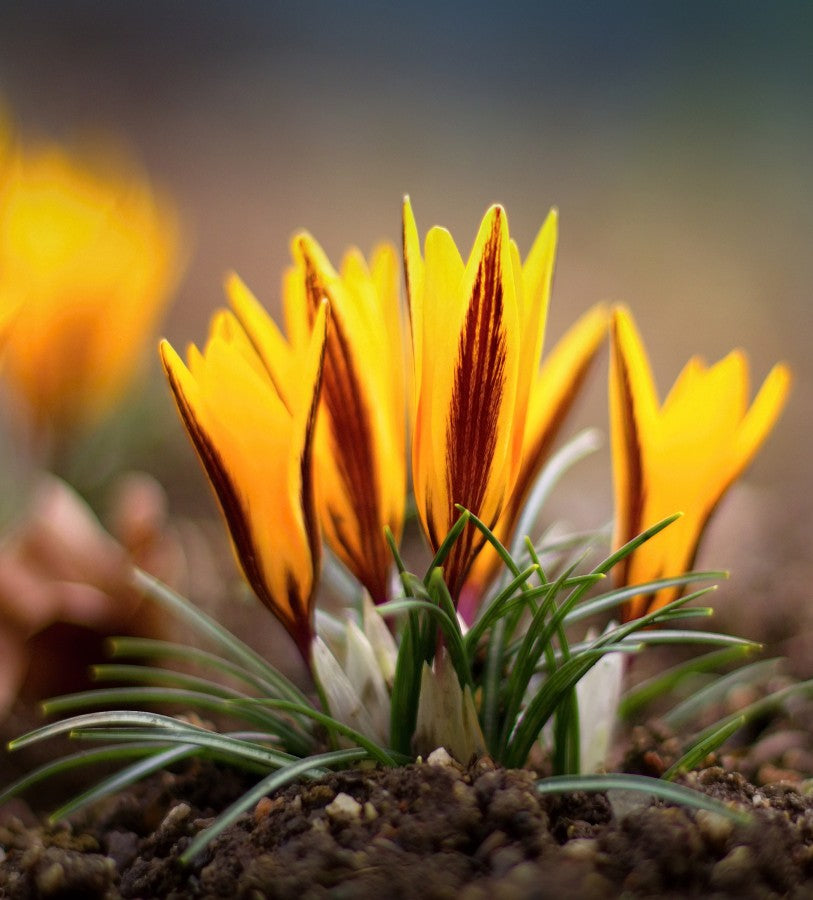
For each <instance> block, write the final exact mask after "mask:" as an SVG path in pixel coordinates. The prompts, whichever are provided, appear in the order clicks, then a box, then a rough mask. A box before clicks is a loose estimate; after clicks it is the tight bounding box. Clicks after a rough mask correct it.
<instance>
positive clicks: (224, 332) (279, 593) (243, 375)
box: [161, 305, 327, 659]
mask: <svg viewBox="0 0 813 900" xmlns="http://www.w3.org/2000/svg"><path fill="white" fill-rule="evenodd" d="M326 329H327V310H326V308H325V307H324V305H322V306H320V309H319V310H318V311H317V314H316V318H315V323H314V329H313V338H312V341H311V345H310V348H309V352H308V356H307V359H306V364H305V365H304V367H303V368H302V369H301V370H300V371H299V372H298V376H299V378H300V380H301V385H302V386H303V388H302V390H301V393H300V399H303V398H304V401H305V402H300V403H299V404H298V406H297V408H295V409H294V410H293V411H291V410H289V409H288V408H287V406H286V405H285V403H284V402H283V401H282V399H281V397H280V394H279V392H278V391H277V389H276V387H275V383H274V380H273V379H272V377H271V375H270V374H269V372H268V369H267V368H266V366H265V364H264V363H263V361H262V358H261V356H260V355H259V354H258V353H257V351H256V349H255V348H254V345H253V344H252V342H251V340H250V339H249V336H248V335H247V334H246V332H245V331H244V329H243V328H242V326H241V325H240V323H239V322H238V320H237V319H236V318H234V317H233V316H232V315H231V314H230V313H225V312H224V313H220V314H218V315H217V316H216V317H215V318H214V320H213V322H212V328H211V331H210V336H209V340H208V342H207V344H206V347H205V349H204V351H203V353H201V352H199V351H198V350H197V349H196V348H194V347H192V348H190V351H189V356H188V366H187V365H184V363H183V361H182V360H181V359H180V357H179V356H178V355H177V354H176V353H175V351H174V350H173V349H172V347H171V346H170V345H169V344H168V343H167V342H166V341H163V342H162V344H161V357H162V360H163V364H164V370H165V372H166V375H167V378H168V380H169V384H170V387H171V389H172V392H173V395H174V397H175V401H176V404H177V407H178V411H179V413H180V416H181V419H182V421H183V423H184V425H185V427H186V429H187V432H188V433H189V436H190V439H191V440H192V443H193V445H194V447H195V449H196V451H197V453H198V456H199V457H200V460H201V463H202V464H203V467H204V469H205V470H206V473H207V475H208V477H209V480H210V482H211V484H212V487H213V489H214V492H215V495H216V497H217V499H218V502H219V503H220V506H221V509H222V511H223V514H224V516H225V518H226V522H227V524H228V527H229V531H230V534H231V537H232V543H233V546H234V550H235V554H236V556H237V559H238V561H239V564H240V566H241V568H242V570H243V573H244V574H245V577H246V579H247V581H248V582H249V584H250V585H251V587H252V589H253V590H254V592H255V593H256V594H257V596H258V597H259V598H260V600H261V601H262V602H263V603H264V604H265V605H266V606H267V607H268V608H269V609H270V610H271V611H272V612H273V613H274V614H275V615H276V616H277V618H278V619H279V620H280V621H281V622H282V624H283V625H284V626H285V627H286V629H287V630H288V632H289V633H290V634H291V636H292V637H293V639H294V640H295V642H296V644H297V646H298V647H299V649H300V651H301V652H302V654H303V657H305V658H306V659H308V656H309V653H310V644H311V638H312V636H313V626H312V613H313V609H312V601H313V596H314V588H315V584H316V579H317V573H318V567H319V559H320V544H319V534H318V526H317V521H316V511H315V498H314V493H313V480H312V477H311V457H312V446H313V434H314V426H315V419H316V409H317V403H318V398H319V391H320V386H321V381H322V369H323V361H324V348H325V342H326Z"/></svg>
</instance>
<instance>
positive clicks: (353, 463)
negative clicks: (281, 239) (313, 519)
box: [288, 234, 406, 602]
mask: <svg viewBox="0 0 813 900" xmlns="http://www.w3.org/2000/svg"><path fill="white" fill-rule="evenodd" d="M293 254H294V258H295V261H296V271H297V277H296V278H295V279H292V281H291V282H289V285H290V289H291V291H292V297H293V298H294V299H293V300H289V302H288V307H289V309H290V313H289V321H290V320H291V319H293V318H295V317H296V316H297V315H301V313H297V311H296V310H295V309H294V302H295V301H296V300H299V301H300V302H304V304H305V306H306V308H307V310H308V317H309V318H310V317H312V315H313V310H314V309H316V308H317V307H318V304H319V303H320V302H321V301H322V299H323V298H327V300H328V302H329V303H330V307H331V312H332V325H331V330H330V334H329V335H328V339H327V346H326V350H325V373H324V385H323V390H322V411H321V414H320V417H319V423H318V427H317V471H318V476H319V487H320V490H319V497H320V501H319V515H320V520H321V522H322V527H323V529H324V533H325V537H326V539H327V541H328V543H329V544H330V546H331V547H332V548H333V550H334V552H335V553H336V554H337V555H338V556H339V558H340V559H341V560H342V561H343V562H344V563H345V565H346V566H347V567H348V568H349V569H350V571H351V572H352V573H353V574H354V575H355V576H356V577H357V578H358V579H359V580H360V581H361V583H362V584H363V585H364V586H365V587H366V588H367V590H368V591H369V593H370V594H371V596H372V597H373V599H374V600H375V601H376V602H383V601H384V600H386V599H387V597H388V595H389V581H390V568H391V558H390V553H389V548H388V547H387V544H386V540H385V537H384V528H385V526H388V527H389V528H390V530H391V531H392V532H393V534H394V535H395V538H396V540H398V539H400V535H401V530H402V527H403V516H404V499H405V493H406V459H405V452H406V451H405V445H406V425H405V391H406V386H405V377H404V348H403V325H402V322H401V309H400V302H399V295H398V276H397V266H396V264H395V254H394V251H393V250H392V249H391V248H388V247H382V248H379V249H378V250H377V251H376V253H375V254H374V256H373V268H372V270H371V269H370V268H369V267H368V265H367V263H366V261H365V260H364V258H363V256H362V255H361V254H360V253H359V252H358V251H355V250H352V251H350V252H349V253H348V254H347V256H346V257H345V259H344V261H343V264H342V268H341V274H339V273H337V272H336V271H335V269H333V267H332V266H331V264H330V262H329V260H328V258H327V256H326V255H325V254H324V252H323V251H322V249H321V247H320V246H319V245H318V244H317V243H316V241H315V240H314V239H313V238H312V237H311V236H310V235H308V234H301V235H299V236H297V237H296V238H295V240H294V243H293Z"/></svg>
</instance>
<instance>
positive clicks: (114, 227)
mask: <svg viewBox="0 0 813 900" xmlns="http://www.w3.org/2000/svg"><path fill="white" fill-rule="evenodd" d="M178 275H179V234H178V226H177V222H176V218H175V214H174V212H173V211H172V210H171V209H170V207H169V205H168V204H167V203H166V202H164V201H163V199H159V198H157V197H156V196H155V195H154V194H153V192H152V190H151V188H150V186H149V185H148V184H147V182H146V180H145V179H144V178H143V177H142V176H140V175H139V174H138V173H136V172H135V171H134V170H133V169H132V167H129V168H127V167H126V166H124V165H123V164H122V162H121V160H120V158H117V159H116V160H115V161H114V160H112V159H108V160H105V161H104V162H103V163H102V162H97V163H95V164H93V165H91V164H90V163H88V162H85V161H84V160H82V159H80V158H79V157H78V156H73V155H70V154H69V153H68V152H66V151H65V150H64V149H62V148H61V147H59V146H56V145H53V146H42V147H37V148H27V147H23V146H19V145H14V146H12V148H11V149H10V150H9V153H8V158H7V160H6V163H5V165H4V166H3V172H2V175H0V308H3V309H5V308H10V307H14V306H16V307H17V308H18V310H19V314H18V315H17V316H16V317H15V323H14V328H13V331H12V333H11V335H10V336H9V339H8V342H7V346H6V355H5V363H4V375H5V377H6V378H7V380H8V381H9V383H10V384H11V385H12V387H13V389H14V391H15V393H16V395H17V396H18V397H19V398H20V399H21V401H22V402H23V404H24V405H25V407H26V415H27V417H29V418H30V420H31V421H32V422H33V424H34V426H35V428H36V429H37V430H38V431H39V432H42V431H43V430H47V429H53V430H55V431H57V432H60V433H62V434H64V432H65V431H67V430H69V429H71V428H72V427H74V426H76V425H78V424H82V423H86V422H90V421H93V420H95V419H96V418H97V417H99V416H101V415H102V414H103V413H105V412H106V411H107V410H108V409H109V408H110V407H111V406H112V405H113V404H114V403H115V401H116V400H118V398H119V397H120V395H121V393H122V392H123V391H124V389H125V388H126V386H127V384H128V383H129V380H130V378H131V376H132V374H133V371H134V369H135V367H136V365H137V363H138V362H139V360H140V359H141V356H142V351H143V349H144V343H145V341H146V340H147V338H148V337H149V335H150V334H151V333H152V331H153V329H154V327H155V324H156V320H157V318H158V316H159V314H160V312H161V310H162V309H163V307H164V305H165V303H166V301H167V299H168V297H169V294H170V292H171V290H172V288H173V287H174V285H175V282H176V280H177V277H178Z"/></svg>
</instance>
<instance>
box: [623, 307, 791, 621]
mask: <svg viewBox="0 0 813 900" xmlns="http://www.w3.org/2000/svg"><path fill="white" fill-rule="evenodd" d="M790 381H791V376H790V372H789V370H788V368H787V366H785V365H783V364H777V365H776V366H774V367H773V369H772V370H771V371H770V373H769V374H768V376H767V378H766V379H765V381H764V382H763V384H762V387H761V388H760V390H759V392H758V393H757V395H756V398H755V399H754V401H753V403H752V404H751V405H750V407H749V405H748V363H747V360H746V357H745V355H744V354H743V353H742V352H741V351H739V350H734V351H733V352H731V353H730V354H729V355H728V356H726V357H725V358H724V359H722V360H720V361H719V362H718V363H716V364H715V365H713V366H711V367H710V368H708V367H706V365H705V364H704V363H703V362H702V361H701V360H700V359H698V358H693V359H691V360H689V362H688V363H687V364H686V366H685V367H684V369H683V371H682V372H681V373H680V375H679V376H678V379H677V381H676V382H675V384H674V385H673V387H672V389H671V391H670V392H669V394H668V396H667V397H666V400H665V401H664V402H663V405H661V404H660V402H659V400H658V395H657V391H656V389H655V384H654V381H653V378H652V372H651V369H650V365H649V361H648V359H647V356H646V352H645V350H644V346H643V343H642V342H641V338H640V336H639V334H638V332H637V330H636V328H635V325H634V323H633V320H632V317H631V316H630V314H629V312H627V310H626V309H623V308H619V309H617V310H615V312H614V315H613V319H612V328H611V362H610V425H611V434H612V455H613V475H614V489H615V507H616V517H615V535H614V539H613V544H614V546H615V547H616V548H618V547H621V546H622V545H623V544H625V543H626V542H627V541H629V540H631V539H632V538H633V537H635V536H636V535H637V534H639V533H640V532H642V531H644V530H645V529H646V528H648V527H650V526H652V525H654V524H655V523H656V522H659V521H660V520H662V519H664V518H666V517H667V516H670V515H672V514H674V513H676V512H678V511H682V512H683V516H682V517H681V518H680V519H678V520H677V521H676V522H674V523H673V524H671V525H670V526H669V527H668V528H666V529H665V530H664V531H662V532H660V533H659V534H657V535H656V536H655V537H654V538H652V539H651V540H649V541H648V542H647V543H645V544H643V545H642V546H641V547H639V548H638V549H637V550H636V551H635V552H634V553H632V554H631V555H630V556H628V557H627V558H626V559H625V560H624V561H623V562H622V563H621V564H620V565H619V566H618V567H617V569H616V577H617V580H618V582H619V583H620V584H625V585H635V584H639V583H642V582H644V581H650V580H652V579H655V578H661V577H669V576H675V575H680V574H682V573H683V572H685V571H687V570H688V569H690V568H691V566H692V564H693V561H694V557H695V554H696V551H697V546H698V543H699V541H700V538H701V535H702V533H703V529H704V528H705V526H706V523H707V522H708V520H709V517H710V516H711V514H712V512H713V511H714V509H715V507H716V506H717V504H718V502H719V501H720V499H721V497H722V496H723V494H724V493H725V491H726V490H727V489H728V487H729V486H730V485H731V483H732V482H733V481H734V480H735V479H736V478H737V477H738V476H739V475H740V474H741V473H742V472H743V470H744V469H745V467H746V466H747V465H748V464H749V463H750V461H751V460H752V458H753V457H754V455H755V454H756V452H757V450H758V449H759V447H760V446H761V444H762V442H763V441H764V440H765V439H766V438H767V436H768V434H770V432H771V429H772V428H773V426H774V424H775V422H776V420H777V418H778V416H779V414H780V412H781V411H782V408H783V407H784V405H785V402H786V400H787V396H788V391H789V388H790ZM678 596H679V589H678V588H671V589H663V590H661V591H658V592H657V593H656V594H654V595H649V596H645V595H641V596H639V597H636V598H634V600H633V601H632V602H631V603H629V604H628V606H627V608H626V610H625V617H626V618H627V619H632V618H636V617H638V616H640V615H643V614H644V613H646V612H649V611H651V610H653V609H659V608H660V607H662V606H664V605H665V604H667V603H669V602H671V601H672V600H674V599H676V598H677V597H678Z"/></svg>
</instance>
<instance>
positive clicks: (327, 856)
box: [0, 727, 813, 900]
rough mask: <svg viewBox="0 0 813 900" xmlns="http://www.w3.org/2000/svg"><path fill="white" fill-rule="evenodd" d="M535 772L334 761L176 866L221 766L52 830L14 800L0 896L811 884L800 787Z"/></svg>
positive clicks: (706, 890) (381, 893)
mask: <svg viewBox="0 0 813 900" xmlns="http://www.w3.org/2000/svg"><path fill="white" fill-rule="evenodd" d="M670 741H672V739H671V738H670V737H669V736H668V735H666V734H664V732H663V730H662V729H659V728H657V727H653V728H647V729H639V730H638V731H637V732H636V734H635V735H634V736H633V741H632V745H631V748H630V752H629V754H628V756H627V765H626V768H628V769H633V770H634V769H638V770H642V769H643V770H650V771H651V770H653V769H654V770H657V769H658V768H659V767H660V766H662V765H663V764H664V762H665V761H667V760H668V758H669V757H670V753H671V750H670ZM774 743H781V741H778V740H777V739H776V738H774ZM441 755H442V754H441ZM720 762H722V763H724V764H726V763H728V764H730V763H731V760H730V759H726V758H723V759H721V760H720ZM754 765H756V763H754ZM755 771H759V770H755ZM762 771H763V772H764V771H765V769H764V763H763V764H762ZM775 771H780V769H779V768H777V767H775ZM785 774H789V773H787V772H786V773H785ZM795 777H796V778H797V781H798V778H799V777H800V776H799V775H798V773H797V775H796V776H795ZM535 780H536V776H535V775H534V773H532V772H530V771H527V770H504V769H501V768H499V767H497V766H495V765H494V763H493V762H491V760H489V759H488V758H482V759H480V760H477V761H474V762H472V764H471V765H470V766H469V767H467V768H464V767H462V766H459V765H457V764H456V763H454V762H453V761H451V760H450V759H448V758H447V759H446V760H443V759H440V760H438V761H436V762H435V761H433V762H431V763H430V762H425V763H422V764H415V765H410V766H406V767H403V768H400V769H394V770H392V769H391V770H381V769H368V770H361V771H348V772H340V773H336V774H332V775H330V776H328V777H326V778H323V779H321V780H318V781H311V782H303V783H300V784H294V785H291V786H289V787H288V788H286V789H283V790H281V791H280V792H278V793H277V794H275V795H273V796H270V797H266V798H263V799H262V800H261V801H260V802H259V803H258V804H257V806H256V807H255V809H254V810H253V811H252V812H251V813H249V814H246V815H245V816H243V817H242V819H240V820H239V821H238V822H237V823H236V824H235V825H234V826H232V827H231V828H229V829H228V830H227V831H225V832H224V833H223V834H222V835H221V836H220V837H219V838H218V839H216V840H215V841H214V842H213V843H212V844H211V845H210V846H209V847H208V848H207V849H206V850H205V851H204V852H203V853H202V854H201V855H200V856H199V857H198V858H197V859H196V860H195V861H194V862H193V863H192V864H191V865H189V866H188V867H183V866H181V865H180V863H179V861H178V857H179V856H180V854H181V853H182V852H183V850H184V849H185V848H186V847H187V846H188V844H189V842H190V840H191V838H192V837H193V836H194V835H195V834H197V833H198V832H199V831H200V830H201V829H202V828H204V827H206V826H207V825H208V824H210V823H211V821H212V817H213V816H214V815H215V814H216V813H217V812H218V811H219V810H221V809H223V808H225V806H226V805H227V804H228V803H229V802H230V800H232V799H233V798H234V797H236V796H238V795H239V794H240V793H241V792H242V791H243V790H245V789H246V787H247V786H248V784H249V782H248V781H246V780H245V779H244V778H243V777H242V776H238V775H237V774H236V773H234V772H233V771H230V770H228V769H221V768H218V767H216V766H214V765H212V764H205V763H196V764H192V765H190V766H188V767H187V768H185V769H183V770H181V771H179V772H177V773H170V772H165V773H162V774H161V775H160V776H156V777H153V778H152V779H150V780H149V781H147V782H145V783H144V784H142V785H139V786H137V787H136V788H135V789H134V790H132V791H130V792H128V793H125V794H122V795H119V796H117V797H114V798H110V799H109V800H107V801H106V802H104V803H103V804H101V805H99V806H97V807H95V808H94V809H93V810H92V811H91V813H90V814H87V815H84V816H82V817H80V818H75V819H74V820H73V821H72V822H71V823H70V824H62V825H57V826H54V827H48V826H45V825H42V824H40V823H39V821H38V820H37V818H36V817H35V816H34V815H33V814H32V813H31V812H30V810H29V809H28V808H27V807H26V806H25V805H24V804H22V803H21V802H19V801H15V804H12V805H11V806H10V808H7V810H6V812H5V815H4V816H3V818H2V820H0V847H2V848H4V849H3V850H0V853H2V854H3V862H2V864H0V897H8V898H21V900H22V898H39V897H43V898H45V897H47V898H70V897H78V898H100V900H101V898H105V900H108V898H119V897H128V898H136V897H138V898H157V897H168V898H182V897H207V898H216V897H239V898H264V897H271V898H297V900H309V898H322V897H326V898H327V897H329V898H336V900H352V898H364V897H391V898H413V897H414V898H439V900H440V898H458V897H459V898H463V900H500V898H506V900H507V898H514V897H518V898H548V897H550V898H568V897H574V898H588V900H589V898H603V897H617V896H624V897H667V898H683V897H710V898H725V897H741V898H768V897H791V898H801V897H811V896H813V796H808V795H807V794H806V793H805V787H806V785H805V784H804V783H798V784H796V785H793V784H791V783H790V782H787V781H786V782H779V783H774V784H769V785H763V786H756V785H754V784H752V783H750V782H749V781H747V780H746V779H745V777H744V776H743V775H741V774H739V773H737V772H732V771H729V770H728V769H727V768H726V766H725V765H717V766H713V767H708V768H705V769H702V770H699V771H696V772H692V773H689V774H688V775H687V776H686V777H685V778H684V783H685V784H688V785H691V786H692V787H695V788H697V789H699V790H701V791H703V792H705V793H707V794H709V795H711V796H714V797H716V798H718V799H721V800H724V801H726V802H729V803H731V804H734V805H737V806H739V807H742V808H745V809H748V810H749V811H751V813H752V821H751V823H750V824H735V823H733V822H732V821H730V820H729V819H727V818H724V817H722V816H720V815H718V814H715V813H707V812H701V811H690V810H688V809H686V808H682V807H677V806H668V805H663V804H661V803H659V802H654V803H653V802H649V801H648V800H645V801H638V802H636V803H633V804H631V805H630V803H629V802H627V803H626V805H625V804H624V802H623V801H624V799H625V798H624V797H618V798H617V797H614V796H613V795H611V796H610V797H609V798H608V797H607V796H606V795H604V794H584V793H574V794H570V795H563V796H557V797H552V796H544V797H543V796H540V795H539V794H538V793H537V791H536V790H535ZM627 800H628V798H627Z"/></svg>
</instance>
